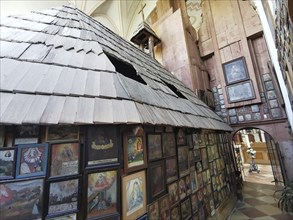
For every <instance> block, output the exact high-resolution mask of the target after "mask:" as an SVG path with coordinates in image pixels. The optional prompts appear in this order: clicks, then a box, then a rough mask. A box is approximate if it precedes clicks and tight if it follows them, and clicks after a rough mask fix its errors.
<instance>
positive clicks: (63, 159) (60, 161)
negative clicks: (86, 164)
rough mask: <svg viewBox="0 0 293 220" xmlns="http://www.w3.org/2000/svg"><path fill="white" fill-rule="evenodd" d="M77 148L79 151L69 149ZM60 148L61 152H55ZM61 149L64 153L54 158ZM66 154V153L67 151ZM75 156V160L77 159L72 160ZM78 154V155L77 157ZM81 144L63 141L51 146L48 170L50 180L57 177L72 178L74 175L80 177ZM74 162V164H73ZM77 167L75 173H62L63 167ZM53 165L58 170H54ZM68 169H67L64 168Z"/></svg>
mask: <svg viewBox="0 0 293 220" xmlns="http://www.w3.org/2000/svg"><path fill="white" fill-rule="evenodd" d="M68 146H69V147H76V148H77V149H72V148H67V147H68ZM58 147H59V150H55V149H56V148H58ZM60 148H63V150H62V152H60V154H59V155H58V156H56V157H54V158H53V156H54V153H55V152H56V153H57V151H60ZM64 148H67V149H66V152H65V149H64ZM72 154H73V155H74V158H76V157H77V159H73V160H72V159H71V157H72V156H73V155H72ZM76 154H77V155H76ZM80 154H81V150H80V143H79V141H63V142H54V143H51V144H50V147H49V155H50V157H49V169H48V176H49V178H56V177H64V176H72V175H78V174H79V172H80V160H81V158H80ZM67 158H68V159H69V160H68V159H67ZM72 162H74V163H72ZM70 163H71V167H73V166H77V167H76V169H75V171H74V172H71V171H70V169H69V170H65V171H62V170H63V169H62V167H65V166H68V167H70ZM53 165H56V169H53V167H52V166H53ZM64 169H66V168H64ZM68 171H69V172H68ZM52 172H54V173H52ZM56 172H61V174H57V173H56Z"/></svg>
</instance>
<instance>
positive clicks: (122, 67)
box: [105, 53, 147, 85]
mask: <svg viewBox="0 0 293 220" xmlns="http://www.w3.org/2000/svg"><path fill="white" fill-rule="evenodd" d="M105 54H106V55H107V57H108V58H109V60H110V61H111V63H112V64H113V65H114V66H115V69H116V71H117V72H118V73H121V74H122V75H123V76H125V77H127V78H130V79H133V80H135V81H137V82H139V83H142V84H144V85H147V83H146V82H145V81H144V80H143V79H142V78H141V77H140V76H139V75H138V74H137V72H136V70H135V69H134V67H133V66H132V65H131V64H129V63H126V62H124V61H122V60H120V59H118V58H116V57H114V56H112V55H110V54H108V53H105Z"/></svg>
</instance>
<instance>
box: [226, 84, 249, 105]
mask: <svg viewBox="0 0 293 220" xmlns="http://www.w3.org/2000/svg"><path fill="white" fill-rule="evenodd" d="M226 89H227V95H228V101H229V103H233V102H240V101H245V100H250V99H254V98H255V94H254V90H253V85H252V82H251V81H245V82H241V83H237V84H233V85H230V86H227V87H226Z"/></svg>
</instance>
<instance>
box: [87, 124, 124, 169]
mask: <svg viewBox="0 0 293 220" xmlns="http://www.w3.org/2000/svg"><path fill="white" fill-rule="evenodd" d="M86 136H87V140H88V142H87V143H86V145H87V149H88V151H87V165H88V166H97V165H101V164H111V165H113V166H114V165H118V164H119V160H118V155H119V153H118V151H119V150H118V143H117V128H116V127H115V126H112V125H104V126H89V127H88V129H87V133H86Z"/></svg>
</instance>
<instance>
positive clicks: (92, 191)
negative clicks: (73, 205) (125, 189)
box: [87, 170, 118, 218]
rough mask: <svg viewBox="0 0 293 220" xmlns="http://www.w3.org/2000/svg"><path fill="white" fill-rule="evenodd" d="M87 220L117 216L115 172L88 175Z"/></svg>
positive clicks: (116, 179) (116, 178)
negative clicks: (88, 219) (111, 215)
mask: <svg viewBox="0 0 293 220" xmlns="http://www.w3.org/2000/svg"><path fill="white" fill-rule="evenodd" d="M87 180H88V183H87V218H93V217H96V218H97V217H101V216H106V215H110V214H118V208H117V201H118V198H117V195H118V193H117V181H118V177H117V170H109V171H101V172H94V173H89V174H88V178H87Z"/></svg>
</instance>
